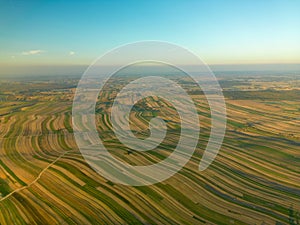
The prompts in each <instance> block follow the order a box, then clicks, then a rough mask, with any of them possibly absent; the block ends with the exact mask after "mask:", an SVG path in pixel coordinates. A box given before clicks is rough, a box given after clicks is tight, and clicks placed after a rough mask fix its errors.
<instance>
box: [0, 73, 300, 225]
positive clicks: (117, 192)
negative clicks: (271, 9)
mask: <svg viewBox="0 0 300 225" xmlns="http://www.w3.org/2000/svg"><path fill="white" fill-rule="evenodd" d="M127 79H128V80H130V79H131V78H128V77H126V78H115V80H114V83H119V84H120V86H119V89H121V87H122V85H123V84H124V83H126V82H128V80H127ZM177 81H178V82H179V83H180V82H181V83H182V84H184V85H185V88H186V89H187V90H189V93H190V95H191V96H192V97H193V99H194V102H195V103H196V106H197V109H198V114H199V120H200V123H201V135H200V139H199V143H198V148H197V150H196V152H195V154H194V155H193V157H192V159H191V160H190V162H188V163H187V165H186V166H185V167H184V168H183V169H182V170H181V171H179V172H178V173H177V174H176V175H174V176H173V177H171V178H169V179H168V180H166V181H164V182H162V183H158V184H155V185H151V186H142V187H129V186H122V185H118V184H114V183H112V182H110V181H108V180H106V179H104V178H103V177H102V176H101V175H99V174H97V173H96V172H95V171H94V170H93V169H92V168H91V167H90V166H89V165H88V164H87V163H86V162H85V160H84V159H83V157H82V156H81V154H80V151H79V150H78V148H77V145H76V142H75V139H74V135H73V129H72V114H71V113H72V100H73V96H74V92H75V88H76V84H77V82H78V80H77V79H75V78H74V79H71V78H69V79H67V78H65V79H62V78H58V79H53V80H40V81H38V82H37V81H35V82H33V81H30V80H25V81H24V82H19V81H14V80H3V81H1V82H0V224H9V225H10V224H226V225H227V224H299V211H300V151H299V149H300V129H299V126H300V120H299V119H300V118H299V116H300V100H299V94H300V91H299V90H300V88H299V87H300V85H299V79H295V80H292V81H287V82H284V81H282V80H280V79H278V78H276V79H275V78H274V80H273V81H272V82H273V83H272V82H269V81H268V82H266V81H265V80H263V79H258V78H255V79H246V78H245V79H244V78H243V79H236V80H231V79H228V78H226V79H225V78H221V79H220V83H221V85H222V87H223V88H224V95H225V98H226V106H227V114H228V115H227V116H228V118H227V119H228V121H227V129H226V136H225V140H224V143H223V146H222V148H221V151H220V153H219V155H218V156H217V158H216V160H215V161H214V162H213V164H212V165H211V166H210V167H209V168H208V169H207V170H205V171H204V172H199V171H198V165H199V162H200V159H201V156H202V153H203V149H205V146H206V144H207V140H208V136H209V132H210V117H209V115H210V112H209V107H208V105H207V102H206V99H205V96H204V95H203V94H202V93H201V91H197V90H194V89H193V87H190V86H189V82H187V81H186V80H184V79H181V78H177ZM116 90H118V88H115V89H114V90H111V89H109V87H108V88H107V89H104V91H103V92H101V93H100V99H101V101H99V103H98V104H97V108H96V120H97V123H98V124H97V126H98V129H99V135H100V137H101V139H102V140H103V141H104V144H105V146H106V147H107V148H108V149H109V150H110V152H111V153H112V154H113V155H114V157H116V158H118V159H119V160H123V161H125V162H127V163H130V164H132V165H140V164H143V165H148V164H153V163H157V162H159V161H161V160H162V159H164V158H165V157H167V156H168V155H169V154H170V153H171V152H172V150H173V149H174V147H175V146H176V143H177V141H178V137H179V135H180V126H179V117H178V115H177V114H176V111H175V110H174V108H172V106H171V105H170V104H168V102H165V101H158V99H156V98H147V99H144V100H143V101H141V102H139V103H138V104H137V105H136V106H135V107H134V108H133V111H132V113H131V118H130V119H131V122H132V126H131V128H132V130H133V132H134V133H135V135H136V136H137V137H140V138H143V137H147V135H149V132H148V122H149V120H150V119H151V118H153V117H155V116H158V115H159V116H161V117H162V118H164V119H165V121H167V126H168V133H167V137H166V139H165V140H164V142H163V143H162V144H161V145H160V146H159V147H158V149H157V150H153V151H149V152H135V151H131V150H129V149H127V148H126V147H124V146H123V145H122V144H121V143H120V141H118V140H117V138H116V137H115V135H114V133H113V132H112V128H111V123H110V117H109V113H110V108H111V105H112V101H113V99H114V97H115V96H116V93H117V92H116ZM287 96H288V97H287ZM159 109H162V110H159ZM170 115H172V116H170ZM83 123H84V121H83ZM297 221H298V223H297Z"/></svg>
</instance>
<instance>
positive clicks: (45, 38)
mask: <svg viewBox="0 0 300 225" xmlns="http://www.w3.org/2000/svg"><path fill="white" fill-rule="evenodd" d="M299 12H300V1H297V0H294V1H291V0H287V1H283V0H282V1H272V0H270V1H183V0H182V1H169V0H166V1H146V0H145V1H141V0H140V1H108V0H107V1H76V0H73V1H58V0H56V1H54V0H53V1H50V0H49V1H47V0H45V1H30V0H28V1H13V0H0V27H1V29H0V49H1V52H0V65H1V66H3V67H11V66H18V65H32V66H35V65H88V64H90V63H91V62H92V61H93V60H94V59H95V58H97V57H98V56H99V55H102V54H103V53H105V52H106V51H108V50H110V49H112V48H115V47H116V46H118V45H123V44H126V43H128V42H135V41H140V40H163V41H169V42H172V43H175V44H179V45H181V46H183V47H186V48H188V49H189V50H191V51H192V52H194V53H196V54H197V55H198V56H200V57H201V58H202V59H203V60H204V61H205V62H207V63H208V64H248V63H250V64H251V63H300V42H299V40H300V13H299Z"/></svg>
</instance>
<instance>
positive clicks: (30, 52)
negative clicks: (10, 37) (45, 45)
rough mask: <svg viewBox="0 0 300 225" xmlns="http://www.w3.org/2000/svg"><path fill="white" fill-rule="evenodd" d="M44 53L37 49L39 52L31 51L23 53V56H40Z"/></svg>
mask: <svg viewBox="0 0 300 225" xmlns="http://www.w3.org/2000/svg"><path fill="white" fill-rule="evenodd" d="M43 52H44V51H43V50H40V49H37V50H30V51H26V52H22V55H38V54H41V53H43Z"/></svg>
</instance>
